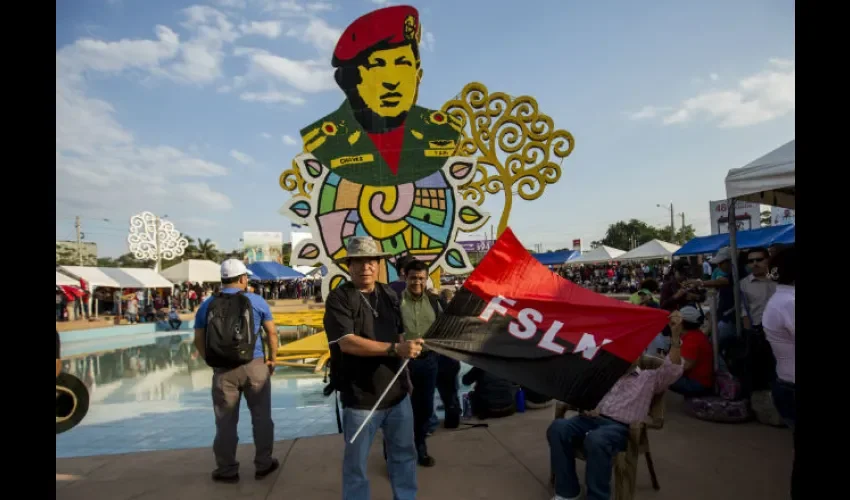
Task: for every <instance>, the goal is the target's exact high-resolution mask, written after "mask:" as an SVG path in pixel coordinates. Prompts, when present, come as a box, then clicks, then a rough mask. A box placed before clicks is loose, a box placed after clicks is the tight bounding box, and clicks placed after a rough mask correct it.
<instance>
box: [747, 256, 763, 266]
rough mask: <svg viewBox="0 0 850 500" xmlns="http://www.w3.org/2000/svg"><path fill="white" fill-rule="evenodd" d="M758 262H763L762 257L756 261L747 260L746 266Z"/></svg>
mask: <svg viewBox="0 0 850 500" xmlns="http://www.w3.org/2000/svg"><path fill="white" fill-rule="evenodd" d="M759 262H764V257H761V258H758V259H747V263H748V264H758V263H759Z"/></svg>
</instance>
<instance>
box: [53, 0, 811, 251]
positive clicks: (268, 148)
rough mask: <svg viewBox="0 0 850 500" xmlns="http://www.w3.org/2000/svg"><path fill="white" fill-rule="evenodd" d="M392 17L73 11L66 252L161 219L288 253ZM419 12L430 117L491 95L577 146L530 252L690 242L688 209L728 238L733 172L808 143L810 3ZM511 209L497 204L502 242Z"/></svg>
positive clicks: (127, 4) (67, 76) (65, 17)
mask: <svg viewBox="0 0 850 500" xmlns="http://www.w3.org/2000/svg"><path fill="white" fill-rule="evenodd" d="M383 3H386V2H381V1H375V0H323V1H319V0H288V1H281V0H211V1H207V2H192V1H190V2H183V1H179V0H168V1H165V0H146V1H141V0H76V1H74V2H57V12H56V21H57V23H56V65H57V77H56V83H57V91H56V106H57V111H56V113H57V115H56V118H57V124H56V133H57V137H56V182H57V197H56V198H57V199H56V202H57V207H56V237H57V239H72V238H73V235H74V217H75V216H80V217H81V219H82V225H83V232H84V233H86V240H87V241H95V242H97V243H98V247H99V254H100V255H101V256H104V255H107V256H116V255H118V254H121V253H124V252H126V251H127V244H126V235H127V228H128V221H129V217H130V216H131V215H132V214H134V213H138V212H140V211H142V210H149V211H152V212H155V213H158V214H160V215H164V214H167V215H168V216H169V219H171V220H172V221H173V222H174V223H175V225H176V227H177V228H178V229H179V230H181V231H183V232H185V233H188V234H190V235H193V236H201V237H206V238H211V239H212V240H213V241H215V242H216V243H217V244H218V246H219V247H220V248H222V249H226V250H229V249H233V248H236V247H237V246H238V245H239V238H240V237H241V234H242V232H243V231H283V232H285V233H286V232H288V231H289V227H290V226H289V221H288V220H287V219H285V218H284V217H282V216H281V215H279V214H278V209H279V208H280V207H281V205H283V203H284V201H285V200H286V199H287V197H288V193H287V192H285V191H283V190H282V189H281V188H280V187H279V185H278V176H279V175H280V173H281V172H282V171H283V170H285V169H287V168H289V165H290V161H291V158H292V157H293V156H294V155H295V154H297V153H298V152H299V151H300V149H299V146H298V145H296V144H295V143H294V141H293V140H291V139H295V141H297V140H298V131H299V129H300V128H301V127H302V126H305V125H307V124H309V123H310V122H312V121H313V120H315V119H317V118H319V117H321V116H324V115H325V114H327V113H328V112H329V111H331V110H333V109H335V108H336V107H337V106H338V105H339V103H340V102H341V100H342V98H343V96H342V93H341V91H340V90H339V89H338V88H336V87H335V86H334V84H333V80H332V78H330V75H331V68H330V54H331V51H332V50H333V46H334V44H335V42H336V37H337V36H338V35H339V33H340V32H341V30H342V29H344V28H345V26H346V25H347V24H348V23H349V22H350V21H352V20H354V19H355V18H356V17H358V16H359V15H361V14H363V13H365V12H368V11H369V10H372V9H374V8H377V7H378V6H379V5H378V4H383ZM411 4H412V5H414V6H416V7H417V8H418V9H419V11H420V15H421V21H422V26H423V31H424V35H423V39H424V42H425V43H424V45H425V46H424V48H423V50H422V64H423V68H424V79H423V82H422V87H421V90H420V98H419V103H420V104H421V105H423V106H426V107H429V108H438V107H440V106H441V105H442V103H443V102H445V101H446V100H448V99H451V98H452V97H454V96H455V95H456V94H457V93H458V92H459V91H460V90H461V89H462V88H463V86H464V85H465V84H466V83H468V82H471V81H479V82H482V83H484V84H485V85H487V86H488V88H489V89H490V90H498V91H504V92H508V93H510V94H512V95H523V94H526V95H531V96H534V97H535V98H536V99H537V100H538V102H539V104H540V109H541V111H543V112H544V113H547V114H549V115H550V116H552V118H553V119H554V121H555V124H556V126H557V127H559V128H565V129H567V130H569V131H570V132H571V133H572V134H573V135H574V137H575V140H576V146H575V150H574V152H573V154H572V155H570V157H568V158H567V159H566V160H565V161H564V163H563V165H562V179H561V181H560V182H559V183H558V184H555V185H552V186H549V187H548V188H547V190H546V192H545V194H544V195H543V197H542V198H540V199H539V200H537V201H535V202H529V203H525V202H521V203H515V204H514V209H513V212H512V216H511V223H510V225H511V227H512V229H513V230H514V231H515V232H516V233H517V234H518V235H519V237H520V238H521V239H522V241H523V242H524V243H525V244H526V246H528V247H532V246H534V245H536V244H540V245H541V246H542V247H543V248H548V249H554V248H560V247H565V246H569V245H570V242H571V241H572V239H573V238H582V239H583V240H584V242H585V245H588V244H589V243H590V241H591V240H594V239H599V238H601V237H602V236H603V235H604V232H605V229H606V228H607V226H608V224H610V223H613V222H616V221H618V220H621V219H629V218H633V217H634V218H638V219H642V220H645V221H646V222H648V223H650V224H653V225H659V226H660V225H661V224H669V212H667V213H665V211H664V210H662V209H660V208H658V207H656V205H657V204H659V203H665V204H666V203H669V202H670V201H672V202H673V204H674V207H675V210H676V212H677V213H679V212H684V213H685V216H686V222H688V223H691V224H693V225H694V227H695V228H696V230H697V233H698V234H700V233H702V234H707V233H708V232H709V217H708V215H709V214H708V202H709V201H710V200H718V199H722V198H723V197H724V186H723V178H724V177H725V174H726V172H727V171H728V170H729V169H730V168H734V167H739V166H743V165H744V164H746V163H748V162H750V161H751V160H753V159H755V158H757V157H759V156H761V155H763V154H765V153H767V152H768V151H770V150H772V149H774V148H776V147H778V146H780V145H781V144H784V143H785V142H787V141H788V140H790V139H792V138H794V119H795V116H794V108H795V99H794V94H795V68H794V59H795V53H794V3H793V1H791V0H750V1H747V2H734V1H728V0H722V1H715V2H681V1H675V0H655V1H652V2H632V1H613V0H612V1H600V2H580V1H569V0H536V1H535V2H526V3H523V4H522V7H518V5H519V4H517V3H515V2H507V1H504V0H428V1H424V0H423V1H419V2H411ZM482 27H483V28H482ZM501 206H502V200H501V199H500V198H499V197H491V200H490V201H488V202H487V203H486V204H485V207H486V208H487V209H488V210H490V211H491V213H493V214H494V219H493V222H494V223H495V222H497V221H498V215H499V212H500V210H501ZM104 219H108V221H105V220H104ZM678 224H679V219H678V218H677V225H678ZM478 234H479V235H480V234H483V233H478Z"/></svg>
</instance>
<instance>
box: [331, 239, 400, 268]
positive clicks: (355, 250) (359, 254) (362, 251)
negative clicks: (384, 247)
mask: <svg viewBox="0 0 850 500" xmlns="http://www.w3.org/2000/svg"><path fill="white" fill-rule="evenodd" d="M345 250H346V252H345V257H341V258H339V259H337V262H344V261H347V260H348V259H364V258H371V259H386V258H387V257H389V256H390V255H391V254H389V253H387V252H382V251H381V248H380V247H379V246H378V242H377V241H375V240H374V239H372V238H371V237H369V236H352V237H351V239H350V240H349V241H348V246H347V247H346V249H345Z"/></svg>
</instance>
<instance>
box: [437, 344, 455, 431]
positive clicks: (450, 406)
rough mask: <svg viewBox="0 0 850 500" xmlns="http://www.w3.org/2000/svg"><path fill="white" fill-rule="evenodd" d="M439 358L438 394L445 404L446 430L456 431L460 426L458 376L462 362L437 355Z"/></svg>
mask: <svg viewBox="0 0 850 500" xmlns="http://www.w3.org/2000/svg"><path fill="white" fill-rule="evenodd" d="M435 356H437V392H439V393H440V400H441V401H442V402H443V408H444V410H445V414H446V418H445V421H444V423H443V425H444V426H445V427H446V429H456V428H457V427H458V425H460V414H461V407H460V398H459V397H458V395H457V393H458V384H457V376H458V373H460V361H457V360H455V359H452V358H449V357H446V356H443V355H442V354H435Z"/></svg>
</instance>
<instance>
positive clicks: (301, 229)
mask: <svg viewBox="0 0 850 500" xmlns="http://www.w3.org/2000/svg"><path fill="white" fill-rule="evenodd" d="M312 236H313V233H311V232H310V229H309V228H307V226H299V225H298V224H293V225H292V231H291V232H290V233H289V241H290V242H292V251H291V253H290V254H289V262H288V263H287V264H286V265H287V266H289V267H292V268H294V267H295V266H294V265H293V263H292V260H293V259H294V258H295V249H296V248H297V247H298V244H299V243H301V242H302V241H304V240H308V239H310V238H311V237H312Z"/></svg>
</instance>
